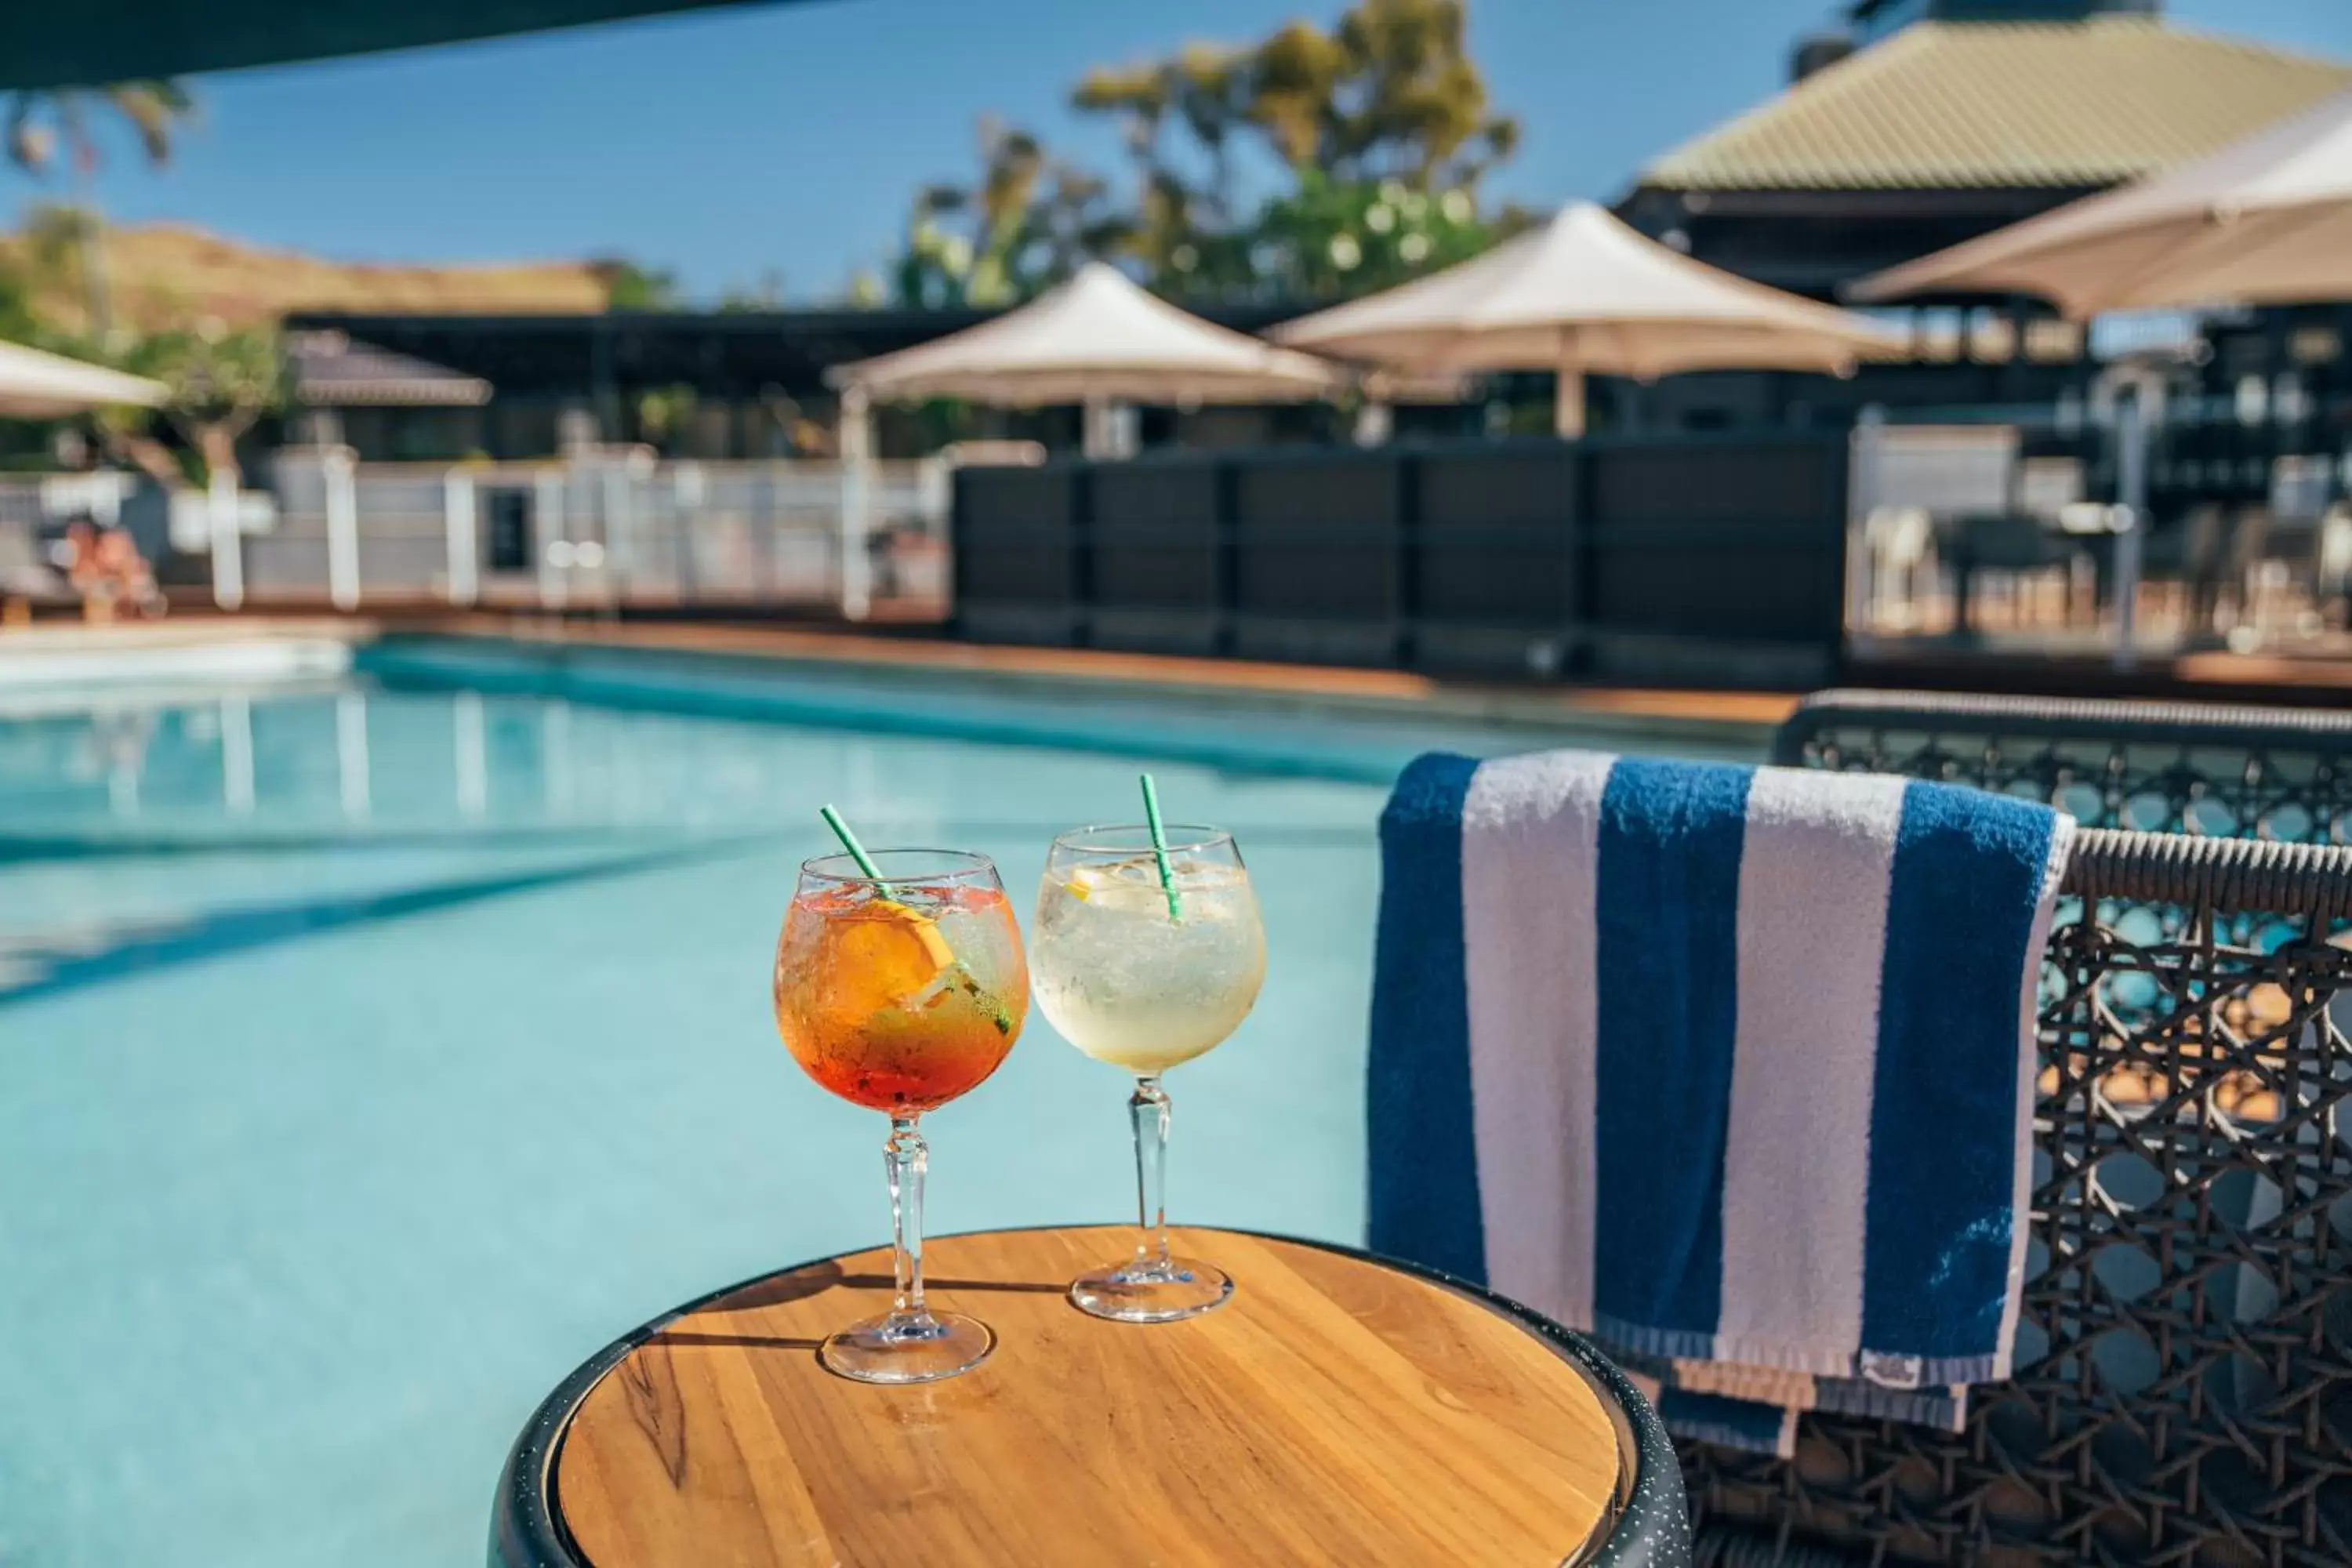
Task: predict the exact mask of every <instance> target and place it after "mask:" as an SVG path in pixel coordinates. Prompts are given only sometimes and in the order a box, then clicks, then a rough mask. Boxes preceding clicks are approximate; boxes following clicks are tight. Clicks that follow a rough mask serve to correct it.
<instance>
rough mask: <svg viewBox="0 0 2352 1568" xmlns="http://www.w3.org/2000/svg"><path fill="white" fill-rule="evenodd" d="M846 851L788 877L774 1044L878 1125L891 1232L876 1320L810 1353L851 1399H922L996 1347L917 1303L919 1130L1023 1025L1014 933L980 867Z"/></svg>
mask: <svg viewBox="0 0 2352 1568" xmlns="http://www.w3.org/2000/svg"><path fill="white" fill-rule="evenodd" d="M825 816H826V820H827V821H828V822H831V823H832V824H833V825H834V827H835V831H836V832H839V833H840V834H841V835H842V836H843V839H844V841H845V842H846V843H848V844H849V845H850V846H851V850H852V852H851V853H850V854H847V855H832V856H826V857H824V858H820V859H815V860H811V861H808V862H807V863H805V864H804V865H803V866H802V867H801V879H800V886H799V887H798V888H797V889H795V890H794V891H793V902H792V907H791V909H790V910H787V911H785V914H784V931H783V935H782V937H780V938H779V939H778V940H777V942H776V966H775V1001H776V1028H777V1030H778V1032H779V1033H781V1034H782V1036H783V1037H784V1045H785V1047H787V1048H788V1049H790V1050H791V1052H792V1053H793V1060H794V1061H797V1062H798V1063H800V1064H801V1068H802V1070H803V1071H804V1072H806V1073H807V1074H808V1075H809V1077H811V1078H813V1079H815V1080H816V1081H817V1082H818V1083H820V1084H822V1085H823V1086H824V1088H826V1089H830V1090H832V1091H833V1092H834V1093H835V1094H837V1095H839V1096H840V1097H841V1098H842V1099H844V1100H848V1101H849V1102H850V1103H851V1104H853V1105H862V1106H865V1107H866V1108H867V1109H868V1110H879V1111H883V1112H885V1113H886V1114H887V1115H888V1116H889V1118H890V1137H889V1140H888V1142H886V1143H885V1144H884V1145H883V1155H884V1158H885V1159H886V1160H887V1163H888V1167H889V1176H890V1217H891V1222H892V1226H893V1231H894V1237H893V1247H892V1249H891V1252H892V1271H893V1273H894V1275H895V1276H896V1280H897V1286H898V1289H897V1292H896V1296H895V1300H893V1303H892V1306H891V1309H890V1310H889V1311H888V1312H887V1313H884V1314H883V1315H882V1316H880V1317H877V1318H871V1319H868V1320H866V1321H864V1322H859V1323H853V1324H852V1325H850V1326H849V1327H848V1328H846V1329H844V1330H842V1331H840V1332H839V1333H837V1334H835V1335H834V1336H833V1337H832V1338H830V1339H828V1340H826V1341H825V1342H824V1346H823V1347H822V1348H821V1349H820V1351H819V1352H818V1354H819V1356H820V1357H821V1358H822V1360H823V1361H824V1364H825V1365H826V1366H827V1367H829V1368H830V1369H832V1370H833V1371H835V1372H837V1373H840V1374H841V1375H842V1376H844V1377H854V1378H856V1379H859V1380H860V1381H862V1382H866V1383H927V1382H929V1381H930V1380H931V1379H933V1378H940V1377H952V1376H954V1375H955V1374H956V1373H960V1372H966V1371H969V1370H970V1369H971V1368H972V1367H975V1366H977V1365H979V1364H980V1363H981V1362H982V1360H984V1359H985V1358H986V1357H987V1355H988V1352H989V1351H990V1350H991V1349H992V1348H993V1346H994V1345H995V1343H996V1336H995V1335H994V1334H992V1332H990V1331H989V1329H988V1326H987V1325H986V1324H984V1323H982V1322H981V1321H978V1320H977V1319H974V1318H969V1317H965V1316H962V1315H961V1314H960V1313H955V1312H938V1313H934V1312H932V1311H931V1310H929V1308H928V1307H926V1306H925V1305H924V1302H923V1179H924V1174H925V1173H926V1171H927V1170H928V1168H929V1161H930V1146H929V1144H928V1143H926V1142H924V1141H923V1135H922V1132H921V1130H920V1129H919V1126H918V1125H917V1122H918V1120H919V1118H920V1117H921V1116H922V1114H923V1112H925V1111H927V1110H935V1109H937V1108H938V1107H940V1106H942V1105H944V1104H946V1103H947V1102H948V1101H949V1100H953V1099H955V1098H956V1097H957V1096H958V1095H961V1094H965V1093H968V1092H970V1091H971V1089H976V1088H978V1087H979V1086H980V1084H981V1083H982V1080H984V1079H986V1078H987V1077H988V1075H989V1074H991V1073H992V1072H994V1071H995V1070H996V1069H997V1068H998V1067H999V1066H1000V1065H1001V1064H1002V1063H1003V1060H1004V1057H1005V1053H1006V1052H1008V1051H1010V1050H1012V1048H1013V1041H1014V1040H1015V1039H1016V1038H1018V1037H1019V1036H1020V1034H1021V1024H1022V1020H1023V1019H1024V1018H1025V1017H1026V1016H1028V1012H1029V966H1028V964H1027V963H1026V962H1025V961H1024V958H1023V956H1022V952H1021V928H1020V925H1019V923H1018V922H1017V921H1015V920H1014V919H1013V906H1012V905H1011V904H1010V903H1008V902H1007V901H1006V900H1005V897H1004V887H1003V883H1002V882H1000V881H999V880H998V879H997V876H996V868H995V867H994V866H992V865H991V864H990V863H989V861H988V859H987V858H986V857H985V856H981V855H966V854H963V853H961V852H959V851H955V850H947V849H885V850H881V851H878V852H877V853H875V854H871V855H869V854H867V853H866V851H865V850H864V849H863V848H861V847H857V845H856V839H855V838H854V837H851V836H850V835H849V833H848V830H847V828H846V827H845V826H844V825H843V824H842V823H841V822H840V820H839V818H838V817H836V816H835V815H834V814H833V811H832V808H831V807H827V808H826V812H825Z"/></svg>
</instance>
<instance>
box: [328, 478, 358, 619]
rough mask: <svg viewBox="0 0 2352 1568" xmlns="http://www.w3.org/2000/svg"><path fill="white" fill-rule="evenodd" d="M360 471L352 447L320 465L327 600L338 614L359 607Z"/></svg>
mask: <svg viewBox="0 0 2352 1568" xmlns="http://www.w3.org/2000/svg"><path fill="white" fill-rule="evenodd" d="M357 468H358V464H357V463H356V462H355V460H354V458H353V454H352V449H351V448H350V447H336V448H335V449H334V450H333V451H331V452H329V453H328V454H327V455H326V459H325V461H324V462H323V463H322V464H321V465H320V474H321V476H322V477H323V478H324V479H325V481H326V486H327V597H328V598H329V599H331V600H332V601H333V602H334V605H335V608H337V609H339V610H355V609H357V608H359V604H360V496H359V479H358V475H357V472H356V469H357Z"/></svg>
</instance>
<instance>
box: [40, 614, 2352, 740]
mask: <svg viewBox="0 0 2352 1568" xmlns="http://www.w3.org/2000/svg"><path fill="white" fill-rule="evenodd" d="M387 635H423V636H430V637H453V638H459V639H479V640H481V641H483V642H486V643H499V644H508V645H522V646H525V647H541V648H544V649H547V650H549V651H550V652H551V653H556V652H557V651H558V650H562V649H615V650H618V649H631V650H637V651H642V652H646V653H650V654H656V655H667V656H677V657H684V658H700V659H710V660H714V661H724V662H728V663H740V662H743V661H751V662H757V663H771V662H772V663H773V664H775V665H776V666H778V667H779V668H784V667H790V666H794V665H798V666H803V667H821V668H826V669H828V670H833V671H836V672H841V673H857V674H862V675H867V676H879V677H885V678H887V677H888V676H890V675H892V674H894V673H895V674H899V675H904V676H907V677H908V678H919V677H922V676H926V675H944V674H954V675H959V676H961V677H964V678H966V679H971V680H974V681H976V682H978V683H980V684H983V685H987V686H991V687H994V688H997V689H1004V690H1008V691H1024V692H1028V693H1030V694H1033V695H1047V696H1050V695H1051V694H1053V693H1054V692H1055V691H1056V690H1060V691H1079V692H1084V693H1086V694H1087V695H1090V696H1096V697H1101V696H1107V695H1116V694H1118V693H1119V692H1120V691H1122V690H1125V691H1131V692H1135V693H1138V694H1147V693H1148V694H1157V695H1163V696H1178V697H1191V698H1203V697H1206V698H1216V697H1225V698H1228V699H1233V700H1245V701H1246V702H1247V703H1248V705H1250V706H1253V707H1257V708H1261V709H1263V708H1282V707H1290V708H1296V709H1297V710H1302V711H1307V710H1313V711H1318V712H1335V711H1336V712H1344V713H1352V714H1355V715H1358V716H1362V717H1380V716H1388V717H1392V718H1419V719H1446V720H1454V721H1465V722H1472V723H1483V724H1497V725H1507V726H1514V727H1519V726H1525V727H1533V728H1546V729H1559V728H1568V729H1575V728H1578V727H1583V726H1591V725H1594V724H1598V723H1602V722H1614V723H1618V724H1624V723H1632V724H1634V725H1637V726H1639V727H1641V728H1643V729H1644V730H1647V731H1651V732H1653V733H1655V734H1657V735H1659V736H1661V737H1672V736H1675V735H1677V734H1681V735H1688V736H1693V737H1700V736H1706V737H1714V738H1720V739H1754V738H1759V737H1761V736H1762V735H1763V734H1765V733H1766V732H1768V731H1769V730H1770V729H1771V728H1772V727H1774V726H1775V725H1777V724H1779V723H1780V721H1781V720H1783V719H1784V718H1786V717H1787V716H1788V714H1789V712H1790V710H1791V709H1793V708H1794V707H1795V705H1796V701H1797V698H1798V695H1799V694H1798V693H1793V692H1773V691H1727V690H1685V689H1648V688H1633V687H1612V686H1557V687H1538V686H1517V685H1500V684H1482V683H1476V682H1464V681H1451V680H1444V679H1435V678H1433V677H1430V676H1425V675H1417V674H1412V673H1408V672H1405V671H1400V670H1383V669H1354V668H1328V667H1319V666H1312V665H1292V664H1274V663H1264V662H1255V661H1249V660H1241V659H1221V658H1185V657H1181V656H1173V655H1159V654H1137V653H1115V652H1108V651H1103V650H1099V649H1091V648H1052V647H1006V646H992V645H979V644H972V643H962V642H955V641H951V640H948V639H945V638H941V637H934V636H930V635H925V634H923V633H919V632H909V631H906V630H896V629H892V628H889V627H885V626H877V627H873V628H870V629H866V630H859V631H851V630H846V629H841V628H837V627H827V626H810V625H805V624H773V623H749V622H703V621H617V620H591V619H583V618H578V617H573V618H558V617H553V616H532V615H500V614H489V613H471V614H457V615H450V614H434V615H426V616H414V615H395V616H384V617H381V618H379V617H370V616H270V615H247V616H202V615H199V616H177V617H174V618H173V619H172V620H170V621H168V622H151V623H144V624H129V625H116V626H79V625H72V624H60V623H54V622H52V623H47V624H44V625H39V626H30V627H16V628H8V629H5V630H0V691H5V690H8V689H22V688H25V687H27V686H34V687H37V686H54V685H58V684H63V683H75V682H79V681H81V680H86V679H102V678H103V671H102V669H101V666H100V661H103V662H104V663H105V664H108V665H113V666H114V667H115V668H117V669H119V670H120V671H121V673H122V674H123V675H126V676H130V675H132V674H133V671H132V668H131V666H130V665H126V664H124V663H122V662H121V660H120V659H119V657H118V656H120V655H121V654H123V653H125V652H126V651H128V650H131V649H140V650H145V651H148V652H151V653H153V654H155V655H157V656H159V658H157V659H155V660H150V661H134V662H135V663H137V664H140V665H143V666H145V667H146V668H141V669H139V670H138V671H137V672H136V677H135V678H137V679H148V678H149V677H150V674H151V672H152V674H153V675H154V676H156V677H158V678H162V679H173V680H177V681H187V680H199V679H214V680H236V679H262V678H266V677H267V676H268V675H269V674H270V673H271V672H272V671H282V672H301V673H322V672H331V667H332V665H333V662H334V658H335V653H334V650H336V649H338V648H342V649H348V648H349V647H351V646H352V645H353V644H355V643H363V642H367V641H372V640H374V639H376V638H378V637H384V636H387ZM1847 679H1848V680H1849V681H1853V682H1857V683H1859V684H1864V685H1897V686H1916V687H1921V688H1927V689H1940V690H1965V689H1977V690H2015V691H2036V692H2042V693H2044V694H2049V695H2061V694H2070V695H2080V694H2084V693H2086V692H2094V691H2095V692H2097V693H2098V694H2101V695H2108V696H2145V697H2157V696H2164V697H2172V698H2176V699H2186V700H2200V699H2201V700H2219V701H2238V702H2246V701H2271V702H2283V703H2289V704H2307V703H2313V702H2319V703H2330V704H2332V703H2333V702H2336V701H2341V700H2345V694H2346V693H2347V692H2352V659H2344V658H2311V657H2301V658H2290V657H2282V656H2276V655H2239V654H2220V653H2193V654H2184V655H2181V656H2179V657H2176V658H2168V659H2163V660H2154V661H2149V662H2147V663H2144V664H2143V665H2142V666H2141V668H2139V669H2138V670H2137V671H2136V672H2134V674H2132V675H2128V676H2119V675H2118V674H2117V673H2116V671H2115V670H2113V669H2112V668H2110V667H2107V666H2105V665H2104V664H2094V662H2092V661H2084V660H2073V661H2068V660H2063V659H2062V660H2051V659H2041V660H2032V659H2023V658H2017V657H2015V656H2013V655H2012V656H2009V657H1994V658H1983V657H1979V658H1977V659H1974V660H1962V659H1958V658H1951V657H1948V656H1941V657H1930V656H1927V654H1926V653H1925V652H1924V651H1923V652H1921V653H1919V654H1915V655H1912V656H1910V657H1906V658H1889V659H1885V660H1883V661H1873V662H1870V663H1868V664H1865V665H1857V667H1856V668H1853V669H1852V670H1850V671H1849V672H1848V675H1847Z"/></svg>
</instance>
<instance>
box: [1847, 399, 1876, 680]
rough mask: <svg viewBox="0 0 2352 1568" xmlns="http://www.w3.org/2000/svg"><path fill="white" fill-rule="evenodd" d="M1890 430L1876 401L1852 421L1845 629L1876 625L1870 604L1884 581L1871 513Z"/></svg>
mask: <svg viewBox="0 0 2352 1568" xmlns="http://www.w3.org/2000/svg"><path fill="white" fill-rule="evenodd" d="M1885 434H1886V410H1885V408H1883V407H1881V406H1880V405H1877V404H1875V403H1874V404H1871V405H1868V406H1867V407H1865V408H1864V409H1863V411H1862V413H1861V415H1860V416H1858V417H1857V418H1856V419H1855V420H1854V422H1853V439H1852V441H1851V443H1850V445H1849V446H1848V447H1847V449H1846V481H1845V498H1846V500H1845V512H1846V521H1845V551H1846V554H1845V635H1846V636H1848V637H1853V635H1854V634H1855V633H1857V632H1864V631H1870V630H1874V629H1875V628H1874V626H1872V624H1871V623H1872V619H1873V617H1872V616H1871V607H1872V605H1874V603H1876V602H1877V601H1878V599H1879V598H1880V596H1881V595H1882V594H1883V592H1884V587H1885V585H1884V584H1881V583H1880V582H1879V581H1878V560H1877V557H1876V553H1875V552H1874V551H1873V550H1872V548H1871V542H1870V514H1871V513H1872V511H1874V510H1876V508H1877V506H1878V479H1879V473H1878V463H1879V458H1880V455H1881V453H1882V451H1883V449H1884V444H1885Z"/></svg>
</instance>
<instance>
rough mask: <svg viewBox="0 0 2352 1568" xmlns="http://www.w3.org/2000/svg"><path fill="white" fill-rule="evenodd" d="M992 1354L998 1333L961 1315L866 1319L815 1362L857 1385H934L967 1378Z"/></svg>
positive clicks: (835, 1339)
mask: <svg viewBox="0 0 2352 1568" xmlns="http://www.w3.org/2000/svg"><path fill="white" fill-rule="evenodd" d="M995 1348H996V1331H995V1330H993V1329H992V1328H990V1327H989V1326H988V1325H987V1324H986V1323H983V1322H982V1321H980V1320H979V1319H978V1318H967V1317H965V1316H964V1315H963V1314H962V1313H961V1312H934V1313H929V1314H926V1315H925V1316H923V1317H920V1318H907V1317H900V1316H898V1315H897V1314H896V1313H892V1314H889V1315H887V1316H884V1317H879V1318H868V1319H866V1321H864V1322H862V1323H852V1324H850V1325H849V1327H847V1328H845V1329H844V1330H842V1331H840V1332H839V1333H837V1334H835V1335H834V1336H833V1337H832V1338H830V1339H828V1340H826V1341H825V1342H824V1344H822V1345H820V1346H818V1347H817V1352H816V1359H817V1360H818V1361H820V1362H822V1363H824V1369H825V1371H827V1372H830V1373H835V1374H836V1375H838V1376H841V1377H846V1378H853V1379H855V1380H856V1381H857V1382H859V1383H936V1382H938V1381H939V1380H940V1378H943V1377H953V1376H955V1375H956V1373H960V1372H970V1371H971V1369H972V1368H973V1367H976V1366H978V1365H979V1364H980V1363H982V1362H984V1361H986V1360H987V1359H988V1352H991V1351H992V1350H994V1349H995Z"/></svg>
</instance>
